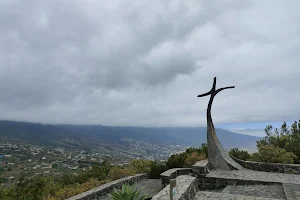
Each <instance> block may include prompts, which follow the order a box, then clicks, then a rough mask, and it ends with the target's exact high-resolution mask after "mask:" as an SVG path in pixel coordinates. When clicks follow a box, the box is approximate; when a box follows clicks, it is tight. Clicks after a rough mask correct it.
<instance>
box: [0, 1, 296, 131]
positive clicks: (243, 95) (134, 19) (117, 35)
mask: <svg viewBox="0 0 300 200" xmlns="http://www.w3.org/2000/svg"><path fill="white" fill-rule="evenodd" d="M299 7H300V1H299V0H290V1H282V0H278V1H275V0H274V1H268V0H265V1H263V0H259V1H247V0H244V1H241V0H222V1H221V0H220V1H216V0H210V1H207V0H203V1H200V0H194V1H193V0H191V1H190V0H185V1H182V0H172V1H167V0H166V1H153V0H142V1H141V0H136V1H134V0H131V1H125V0H124V1H119V0H114V1H101V0H44V1H41V0H0V118H1V119H7V120H23V121H31V122H43V123H71V124H103V125H132V126H205V125H206V116H205V111H206V106H207V102H208V97H205V98H197V95H198V94H201V93H205V92H207V91H208V90H209V89H210V88H211V85H212V81H213V77H214V76H216V77H217V87H224V86H231V85H234V86H236V88H235V89H231V90H225V91H223V92H221V93H219V94H218V96H217V97H216V98H215V101H214V105H213V110H212V114H213V119H214V122H215V124H217V125H218V126H219V127H225V128H228V129H230V128H233V129H241V128H246V129H248V128H253V129H255V128H260V129H261V128H263V127H264V126H265V125H267V124H269V123H276V122H280V123H281V122H282V121H284V120H286V121H294V120H298V119H300V103H299V102H300V84H299V83H300V79H299V77H300V66H299V64H300V56H299V55H300V22H299V19H300V12H299Z"/></svg>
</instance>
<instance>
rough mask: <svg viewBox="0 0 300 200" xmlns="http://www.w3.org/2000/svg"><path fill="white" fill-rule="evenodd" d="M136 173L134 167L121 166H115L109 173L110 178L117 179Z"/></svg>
mask: <svg viewBox="0 0 300 200" xmlns="http://www.w3.org/2000/svg"><path fill="white" fill-rule="evenodd" d="M135 174H136V171H135V170H134V169H132V168H129V167H128V168H121V167H113V168H111V169H110V171H109V173H108V178H109V179H110V180H117V179H120V178H124V177H126V176H133V175H135Z"/></svg>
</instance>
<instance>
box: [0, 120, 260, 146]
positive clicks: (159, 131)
mask: <svg viewBox="0 0 300 200" xmlns="http://www.w3.org/2000/svg"><path fill="white" fill-rule="evenodd" d="M216 132H217V135H218V137H219V139H220V141H221V143H222V144H223V146H224V147H225V148H233V147H237V148H245V149H252V150H253V148H255V144H256V141H257V140H258V139H260V137H255V136H250V135H242V134H238V133H234V132H231V131H228V130H225V129H221V128H217V129H216ZM0 138H1V140H5V139H6V140H7V141H12V140H13V141H20V142H28V143H32V144H44V145H50V146H63V147H67V146H69V147H72V148H85V147H87V146H89V143H91V142H92V141H107V142H109V143H114V144H118V145H122V144H123V139H124V138H131V139H134V140H140V141H145V142H149V143H160V144H175V145H176V144H177V145H187V146H194V147H197V146H200V145H201V143H205V142H206V127H135V126H104V125H67V124H66V125H62V124H61V125H57V124H42V123H34V122H22V121H10V120H0ZM72 144H73V145H72Z"/></svg>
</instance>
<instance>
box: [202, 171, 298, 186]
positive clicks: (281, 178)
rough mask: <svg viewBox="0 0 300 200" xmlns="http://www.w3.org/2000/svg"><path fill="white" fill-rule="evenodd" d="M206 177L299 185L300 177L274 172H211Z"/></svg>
mask: <svg viewBox="0 0 300 200" xmlns="http://www.w3.org/2000/svg"><path fill="white" fill-rule="evenodd" d="M206 177H208V178H210V177H211V178H219V179H233V180H245V181H257V182H268V183H294V184H300V175H295V174H283V173H274V172H261V171H253V170H232V171H226V170H213V171H210V172H209V173H208V174H207V175H206Z"/></svg>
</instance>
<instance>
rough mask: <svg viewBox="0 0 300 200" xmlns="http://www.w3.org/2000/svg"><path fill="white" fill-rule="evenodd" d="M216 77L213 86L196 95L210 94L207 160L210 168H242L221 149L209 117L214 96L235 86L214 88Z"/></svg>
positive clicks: (207, 113) (207, 115)
mask: <svg viewBox="0 0 300 200" xmlns="http://www.w3.org/2000/svg"><path fill="white" fill-rule="evenodd" d="M216 81H217V78H216V77H215V78H214V82H213V86H212V88H211V90H210V91H209V92H207V93H204V94H201V95H198V97H204V96H208V95H210V99H209V103H208V106H207V112H206V117H207V144H208V161H209V166H210V168H211V169H222V170H232V169H242V166H241V165H239V164H238V163H236V162H235V161H234V160H233V159H232V158H230V156H229V155H228V154H227V152H226V151H225V150H224V149H223V147H222V145H221V143H220V141H219V139H218V137H217V135H216V130H215V127H214V124H213V121H212V117H211V107H212V103H213V100H214V98H215V96H216V95H217V94H218V93H219V92H221V91H222V90H225V89H232V88H234V87H235V86H230V87H223V88H219V89H217V90H216Z"/></svg>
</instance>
